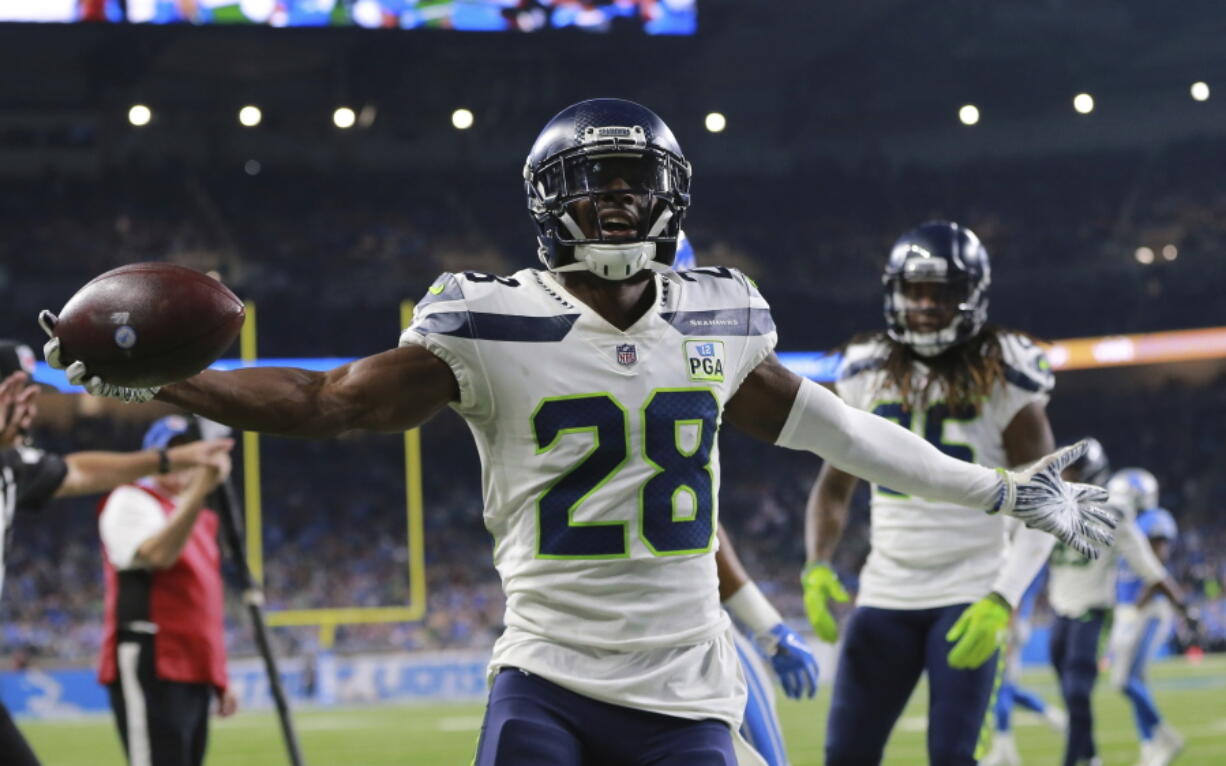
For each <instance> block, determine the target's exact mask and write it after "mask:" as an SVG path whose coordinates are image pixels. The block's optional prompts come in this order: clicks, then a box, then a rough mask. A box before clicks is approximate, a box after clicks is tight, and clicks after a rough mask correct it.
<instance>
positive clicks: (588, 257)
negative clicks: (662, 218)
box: [553, 242, 656, 281]
mask: <svg viewBox="0 0 1226 766" xmlns="http://www.w3.org/2000/svg"><path fill="white" fill-rule="evenodd" d="M655 257H656V243H655V242H627V243H625V244H618V245H610V244H599V243H589V244H584V245H575V262H574V263H568V264H566V265H565V266H558V267H556V268H554V269H553V271H554V272H555V273H556V272H561V271H590V272H592V273H593V274H595V275H596V276H598V277H600V278H601V279H608V280H612V281H620V280H623V279H629V278H630V277H632V276H634V275H635V274H637V273H639V272H640V271H642V270H643V269H645V268H647V267H648V265H649V264H651V263H652V262H653V261H654V260H655Z"/></svg>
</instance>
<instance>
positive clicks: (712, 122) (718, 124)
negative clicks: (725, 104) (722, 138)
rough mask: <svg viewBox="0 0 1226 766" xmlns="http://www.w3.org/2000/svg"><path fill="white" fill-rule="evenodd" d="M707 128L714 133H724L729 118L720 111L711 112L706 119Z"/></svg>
mask: <svg viewBox="0 0 1226 766" xmlns="http://www.w3.org/2000/svg"><path fill="white" fill-rule="evenodd" d="M704 124H705V125H706V126H707V130H709V131H710V132H712V133H723V132H724V128H726V127H728V118H726V117H724V115H723V114H721V113H720V112H711V113H710V114H708V115H707V119H706V120H704Z"/></svg>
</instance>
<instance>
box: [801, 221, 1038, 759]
mask: <svg viewBox="0 0 1226 766" xmlns="http://www.w3.org/2000/svg"><path fill="white" fill-rule="evenodd" d="M990 284H991V270H990V265H989V261H988V253H987V250H986V249H984V247H983V245H982V244H981V243H980V241H979V238H978V237H976V236H975V233H974V232H972V231H971V230H970V229H968V228H966V227H965V226H961V225H959V224H957V223H954V222H951V221H930V222H927V223H924V224H921V225H920V226H918V227H916V228H914V229H912V230H911V231H908V232H907V233H905V234H904V235H903V236H902V237H901V238H899V239H898V241H897V242H896V243H895V244H894V246H893V248H892V250H891V252H890V257H889V260H888V261H887V263H886V267H885V272H884V274H883V275H882V285H883V287H884V292H885V323H886V329H885V331H884V332H872V333H868V334H864V335H860V336H857V337H855V338H853V339H852V340H851V342H850V343H849V344H848V345H847V347H846V348H845V350H844V356H843V362H842V367H841V370H840V374H839V379H838V382H837V383H836V390H837V392H838V394H839V395H840V396H841V397H842V398H843V400H845V401H846V402H847V403H848V404H849V405H851V406H852V407H855V408H857V409H859V410H863V411H866V412H871V413H873V414H875V415H878V416H880V417H883V418H888V419H890V420H893V421H894V422H896V423H898V424H899V425H900V426H901V427H902V428H903V429H905V430H906V431H907V432H909V433H910V434H911V435H914V436H915V437H916V438H917V439H923V440H926V441H927V442H928V443H929V444H930V445H931V446H932V448H934V449H936V450H939V451H940V452H942V453H944V454H946V455H949V456H951V457H955V458H958V459H961V460H966V461H973V462H976V463H978V464H980V465H984V466H989V467H993V468H1002V469H1003V468H1004V467H1008V466H1019V465H1024V464H1026V463H1030V462H1031V461H1034V460H1038V459H1039V458H1041V457H1042V456H1043V455H1044V454H1045V453H1048V452H1050V451H1051V450H1052V449H1053V448H1054V440H1053V437H1052V433H1051V426H1050V425H1049V424H1048V422H1047V415H1046V409H1045V408H1046V405H1047V400H1048V397H1049V395H1050V392H1051V389H1052V386H1053V384H1054V379H1053V375H1052V371H1051V367H1050V365H1049V364H1048V362H1047V358H1046V356H1045V355H1044V353H1043V351H1042V349H1040V348H1039V346H1038V345H1037V344H1036V343H1035V342H1034V341H1033V340H1032V339H1031V338H1030V336H1028V335H1025V334H1023V333H1020V332H1015V331H1012V330H1006V329H1004V328H1001V327H998V326H996V325H991V324H988V323H987V318H988V287H989V285H990ZM865 478H868V477H865ZM869 480H870V481H872V479H871V478H870V479H869ZM859 481H860V478H859V474H857V473H856V471H854V470H849V469H848V467H847V466H841V465H839V464H838V462H837V461H833V462H831V461H828V462H827V463H826V464H825V465H824V466H823V467H822V470H821V473H820V474H819V475H818V478H817V482H816V483H815V484H814V487H813V491H812V492H811V494H810V501H809V506H808V514H807V517H808V524H807V526H808V531H807V534H806V545H807V548H808V550H807V555H808V564H807V566H806V568H805V571H804V573H803V575H802V577H801V580H802V584H803V586H804V591H805V605H806V608H807V609H808V610H809V616H810V619H811V620H812V621H813V626H814V629H815V630H816V631H817V632H818V636H819V637H820V638H822V639H824V640H826V641H833V640H834V639H835V637H836V635H837V632H838V626H837V625H836V623H835V621H834V620H833V619H832V617H831V615H830V612H829V603H828V602H829V601H830V600H832V599H833V600H837V601H845V600H847V593H846V592H844V591H843V588H842V586H841V585H840V584H839V580H838V577H837V575H836V574H835V573H834V572H833V570H832V569H831V568H830V565H829V563H828V562H829V561H830V558H831V556H832V554H833V552H834V549H835V546H836V545H837V544H838V542H839V539H840V537H841V536H842V533H843V528H844V526H845V525H846V522H847V514H848V508H849V505H850V503H851V498H852V493H853V492H854V491H855V488H856V485H857V484H858V483H859ZM873 483H874V486H873V488H872V503H871V504H872V517H871V522H870V536H871V545H872V550H871V552H870V554H869V557H868V561H867V562H866V563H865V565H864V569H863V571H862V572H861V573H860V590H859V594H858V596H857V599H856V608H855V610H854V611H853V612H852V614H851V617H850V618H849V620H848V624H847V627H846V632H845V634H844V638H843V644H842V649H841V651H840V655H839V665H838V671H837V674H836V677H835V681H834V697H833V701H832V703H831V712H830V717H829V719H828V722H827V727H826V763H827V764H828V765H829V766H839V765H840V764H856V766H863V765H864V764H874V763H878V762H879V761H880V760H881V757H882V751H883V749H884V747H885V743H886V740H887V739H888V738H889V735H890V731H891V730H892V729H893V727H894V723H895V721H897V719H898V716H899V715H900V714H901V713H902V710H903V707H904V706H905V705H906V704H907V700H908V699H909V698H910V697H911V692H912V691H913V690H914V688H915V685H916V684H917V683H918V682H919V679H920V675H921V674H922V673H925V672H926V673H927V674H928V683H929V689H930V693H929V697H930V706H929V712H928V757H929V760H930V762H931V763H933V764H946V765H948V764H973V763H975V762H976V761H977V759H978V758H979V757H981V755H982V752H980V742H981V735H983V734H984V733H986V732H987V731H988V727H987V726H986V723H987V713H988V706H989V702H990V700H991V698H992V695H993V693H994V687H995V680H996V677H997V673H996V670H997V662H996V661H995V660H996V656H997V650H998V647H1000V646H1001V644H1002V643H1003V641H1004V637H1005V634H1006V630H1007V628H1008V625H1009V620H1010V616H1011V615H1012V613H1013V610H1014V609H1015V608H1016V607H1017V605H1018V602H1019V600H1020V599H1021V596H1022V593H1023V592H1024V591H1025V590H1026V587H1027V586H1028V585H1029V584H1030V582H1031V581H1032V580H1033V579H1034V577H1035V575H1036V574H1037V573H1038V571H1039V569H1041V568H1042V566H1043V562H1044V561H1045V560H1046V558H1047V554H1048V553H1049V552H1050V550H1051V545H1052V543H1053V542H1054V541H1053V540H1052V538H1051V537H1049V536H1047V535H1042V534H1038V533H1036V532H1034V531H1033V530H1030V529H1025V528H1022V529H1017V530H1016V531H1015V530H1013V529H1011V528H1010V525H1008V524H1006V519H1004V518H1002V517H1000V516H986V515H983V514H977V513H975V512H973V511H970V510H968V509H966V508H963V507H959V506H957V505H955V504H951V503H949V502H945V501H940V500H933V499H928V498H922V497H917V496H916V493H914V492H911V491H909V490H907V489H905V488H902V487H896V486H894V485H892V484H890V483H889V482H881V481H874V482H873ZM954 520H956V525H957V530H958V531H957V533H956V534H951V531H950V523H951V521H954ZM1010 538H1012V539H1011V540H1010Z"/></svg>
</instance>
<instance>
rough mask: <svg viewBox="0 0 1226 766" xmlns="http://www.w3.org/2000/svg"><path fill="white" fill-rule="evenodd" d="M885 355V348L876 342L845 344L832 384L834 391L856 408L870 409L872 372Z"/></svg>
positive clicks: (880, 364) (881, 363) (878, 366)
mask: <svg viewBox="0 0 1226 766" xmlns="http://www.w3.org/2000/svg"><path fill="white" fill-rule="evenodd" d="M885 355H886V352H885V350H884V349H883V348H881V346H880V344H877V343H853V344H850V345H848V346H847V348H846V349H845V350H844V352H843V360H842V361H841V362H840V363H839V372H838V379H837V380H836V381H835V384H834V390H835V392H836V393H838V395H839V396H840V397H841V398H842V399H843V401H845V402H847V403H848V404H850V405H851V406H852V407H855V408H856V409H861V410H867V409H871V407H872V402H871V401H870V399H871V397H872V395H873V383H872V381H873V380H875V377H876V376H874V375H872V373H873V371H875V370H879V369H881V367H882V366H883V365H884V364H885Z"/></svg>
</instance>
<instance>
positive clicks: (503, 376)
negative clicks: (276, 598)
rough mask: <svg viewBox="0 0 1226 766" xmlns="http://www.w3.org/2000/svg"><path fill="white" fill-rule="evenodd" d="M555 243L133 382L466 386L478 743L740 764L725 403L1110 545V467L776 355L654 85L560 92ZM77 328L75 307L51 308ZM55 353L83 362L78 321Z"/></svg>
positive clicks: (357, 409) (199, 399) (396, 395)
mask: <svg viewBox="0 0 1226 766" xmlns="http://www.w3.org/2000/svg"><path fill="white" fill-rule="evenodd" d="M524 179H525V188H526V190H527V194H528V202H529V211H530V214H531V215H532V218H533V220H534V221H535V222H536V224H537V225H538V227H539V231H540V255H541V260H542V262H543V264H544V266H545V268H544V269H540V270H538V269H524V270H523V271H520V272H517V273H515V274H513V275H511V276H507V277H499V276H492V275H488V274H478V273H473V272H469V273H465V274H444V275H443V276H442V277H440V278H439V279H438V280H437V281H436V282H435V284H434V285H433V286H432V287H430V289H429V292H428V294H427V295H426V296H425V298H424V299H423V300H422V301H421V302H420V303H419V304H418V307H417V312H416V314H415V316H414V319H413V323H412V325H411V326H410V327H409V328H408V330H407V331H406V332H405V333H404V335H403V336H402V337H401V343H400V347H399V348H396V349H393V350H390V351H385V352H383V353H381V354H376V355H374V356H371V357H367V358H364V359H361V360H358V361H356V362H353V363H351V364H348V365H345V366H343V367H340V368H337V369H335V370H332V371H329V372H324V373H315V372H306V371H302V370H295V369H287V368H272V367H263V368H251V369H244V370H236V371H232V372H216V371H206V372H204V373H201V374H200V375H197V376H195V377H193V378H190V379H189V380H187V381H184V382H180V383H176V384H173V385H169V386H166V387H165V388H163V389H161V390H160V393H159V392H158V391H157V390H154V389H134V388H124V387H120V386H116V385H112V384H108V383H106V382H105V381H103V380H100V379H98V378H97V377H96V376H90V374H89V373H88V371H87V370H85V369H84V365H83V364H82V363H80V362H74V363H73V365H72V366H70V368H69V379H70V380H77V381H82V382H83V383H84V384H85V385H86V387H87V389H88V390H90V391H91V392H93V393H96V394H99V395H104V396H113V397H117V398H121V399H124V400H129V401H137V400H144V399H148V398H151V397H153V396H154V395H158V396H159V398H161V399H163V400H166V401H169V402H172V403H175V404H178V405H180V406H183V407H185V408H187V409H190V410H193V411H196V412H199V413H201V414H203V415H205V416H207V417H209V418H211V419H214V420H218V421H221V422H225V423H227V424H229V425H232V426H235V427H238V428H244V429H248V430H255V431H266V432H277V433H284V434H291V435H300V436H315V437H322V436H329V435H333V434H337V433H341V432H343V431H347V430H350V429H355V428H363V429H371V430H378V431H401V430H403V429H406V428H412V427H415V426H417V425H420V424H421V423H423V422H425V421H426V420H428V419H429V418H430V417H431V416H432V415H434V414H435V413H436V412H438V411H439V410H440V409H442V408H443V407H445V406H451V407H452V408H453V409H455V410H456V411H457V412H458V413H459V414H460V415H462V416H463V417H464V418H465V419H466V420H467V421H468V424H469V426H470V428H471V430H472V433H473V437H474V439H475V440H476V443H477V448H478V451H479V453H480V456H481V460H482V484H483V489H484V499H485V523H486V526H487V528H488V529H489V531H490V532H491V534H492V535H493V537H494V563H495V566H496V567H497V569H498V572H499V574H500V576H501V578H502V583H503V588H504V589H505V591H506V595H507V608H506V619H505V621H506V626H507V627H506V631H505V632H504V633H503V635H502V636H501V637H500V638H499V640H498V642H497V644H496V645H495V647H494V655H493V659H492V684H491V689H490V698H489V704H488V706H487V710H486V719H485V724H484V726H483V729H482V735H481V739H480V743H479V745H478V752H477V756H476V759H475V763H476V764H477V766H492V765H495V764H496V765H497V766H518V765H519V764H525V765H527V764H531V765H532V766H539V764H568V765H571V764H574V765H580V766H587V765H588V764H618V765H619V766H624V765H628V764H646V763H651V764H655V765H656V766H683V765H684V766H707V765H711V766H727V765H729V764H732V763H734V762H735V761H734V758H735V756H734V754H733V749H732V748H733V745H732V743H733V736H732V730H733V729H734V728H735V727H736V726H738V725H739V724H740V721H741V716H742V713H743V711H744V707H745V691H744V682H743V680H742V677H741V673H740V671H739V665H738V663H737V660H736V652H735V649H734V646H733V643H732V639H731V636H730V630H729V620H728V617H727V616H726V615H725V613H724V611H723V610H722V609H721V608H720V599H719V589H718V584H717V576H716V565H715V555H714V552H715V547H716V542H715V541H716V524H717V498H718V490H719V481H720V475H719V459H718V443H717V441H716V432H717V430H718V428H719V426H720V424H721V423H723V422H724V421H728V422H731V423H733V424H735V425H736V426H738V427H739V428H741V429H743V430H745V431H746V432H747V433H749V434H751V435H754V436H757V437H759V438H761V439H763V440H765V441H767V442H770V443H776V444H779V445H781V446H784V447H788V448H792V449H804V450H809V451H812V452H815V453H817V454H820V455H824V456H826V457H827V459H829V460H831V461H833V462H835V463H836V464H838V465H840V466H842V467H844V468H846V469H847V470H849V471H854V472H856V473H858V474H860V475H863V476H866V477H867V478H869V479H871V480H874V481H877V482H880V483H882V484H885V485H886V486H892V487H895V488H897V489H899V490H901V491H905V492H909V493H913V494H919V495H924V496H927V497H932V498H935V499H937V500H940V501H943V502H947V503H948V502H954V503H959V504H961V505H963V506H967V507H970V508H975V509H978V510H976V511H965V512H958V511H950V513H949V515H948V517H947V520H946V524H947V528H948V530H949V531H950V532H951V533H953V534H960V533H961V531H962V528H963V526H964V525H967V524H974V523H977V522H978V521H979V520H980V519H981V517H985V516H987V514H984V513H983V511H984V510H985V509H986V510H988V511H992V510H997V511H999V512H1001V515H1009V516H1014V517H1016V518H1018V519H1021V520H1023V521H1024V522H1025V523H1027V524H1029V525H1032V526H1035V527H1036V528H1042V529H1044V530H1047V531H1051V532H1053V533H1055V534H1057V535H1058V536H1060V537H1061V538H1062V539H1066V540H1068V541H1070V542H1071V543H1072V544H1074V545H1077V546H1079V547H1082V548H1084V549H1085V550H1087V551H1090V552H1092V551H1093V550H1095V546H1096V545H1099V544H1102V543H1105V542H1106V541H1107V540H1109V539H1110V537H1111V534H1110V529H1109V527H1110V525H1111V524H1112V523H1114V519H1113V517H1111V515H1110V514H1109V513H1107V512H1106V511H1105V510H1103V509H1101V508H1099V507H1097V506H1096V505H1095V504H1094V503H1096V502H1099V501H1101V499H1102V497H1101V496H1102V495H1103V493H1101V491H1098V490H1094V489H1091V488H1086V487H1079V486H1075V485H1067V484H1064V483H1063V482H1062V481H1061V480H1060V479H1059V477H1058V473H1059V471H1061V470H1062V469H1063V467H1064V466H1065V465H1066V464H1067V463H1068V462H1069V461H1070V460H1073V459H1076V456H1077V454H1079V450H1077V449H1074V450H1067V451H1063V452H1060V453H1057V454H1054V455H1051V456H1049V457H1048V458H1046V459H1044V460H1043V461H1040V462H1039V463H1038V464H1036V466H1034V467H1033V468H1031V469H1028V470H1026V471H1021V472H1008V471H994V470H992V469H989V468H985V467H982V466H979V465H975V464H972V463H967V462H963V461H960V460H957V459H954V458H952V457H950V456H948V455H946V454H944V453H942V452H941V451H940V450H938V449H937V448H935V447H933V446H932V445H930V444H928V443H926V442H925V441H924V440H923V439H922V438H920V437H918V436H916V435H915V434H912V433H910V432H909V431H907V430H905V429H902V428H899V427H898V426H897V425H894V424H892V423H889V422H888V421H886V420H883V419H881V418H878V417H875V416H873V415H871V414H869V413H865V412H861V411H859V410H856V409H854V408H851V407H847V406H846V405H844V404H843V403H842V402H841V401H839V399H838V398H837V397H835V396H834V395H833V394H831V393H830V392H828V391H826V390H825V389H823V388H821V387H820V386H818V385H816V384H814V383H812V382H810V381H806V380H802V379H800V378H798V377H797V376H796V375H794V374H793V373H791V372H790V371H789V370H788V369H787V368H785V367H784V366H783V365H782V364H781V363H779V361H778V360H777V359H776V358H775V356H774V354H773V348H774V345H775V328H774V323H773V321H772V319H771V315H770V309H769V308H768V306H767V304H766V301H765V300H764V299H763V298H762V296H761V295H760V294H759V292H758V290H757V288H756V287H755V286H754V284H753V282H751V281H750V280H749V279H747V278H746V277H745V276H744V275H742V274H741V273H739V272H737V271H734V270H731V269H725V268H704V269H694V270H691V271H682V272H674V271H672V270H671V269H670V268H669V266H668V264H670V263H671V262H672V257H673V249H674V248H675V245H676V239H677V234H678V231H679V227H680V225H681V220H682V218H683V217H684V214H685V212H686V209H687V208H688V206H689V199H690V198H689V181H690V166H689V163H688V162H687V161H686V160H685V159H684V157H683V156H682V154H681V149H680V147H679V146H678V144H677V142H676V139H675V138H674V137H673V134H672V132H671V131H670V130H669V128H668V126H667V125H665V124H664V122H663V121H661V120H660V118H659V117H657V116H656V115H655V114H654V113H653V112H651V111H650V110H648V109H646V108H644V107H642V106H640V105H638V104H635V103H632V102H628V101H622V100H619V99H594V100H589V101H584V102H581V103H579V104H576V105H574V106H572V107H569V108H567V109H565V110H563V111H562V112H561V113H559V114H558V115H557V116H555V117H554V118H553V119H552V120H551V121H550V122H549V123H548V124H547V125H546V126H545V129H544V130H543V131H542V133H541V135H540V136H539V137H538V138H537V141H536V143H535V145H534V146H533V148H532V151H531V152H530V154H529V156H528V161H527V163H526V166H525V169H524ZM42 323H43V325H44V326H45V327H46V328H48V329H49V331H52V332H53V331H54V326H55V318H54V317H53V316H52V315H50V314H44V315H43V316H42ZM46 353H47V359H48V361H49V362H51V363H52V364H60V363H61V362H60V359H59V348H58V344H57V341H56V340H55V339H54V338H53V339H52V340H51V341H49V343H48V344H47V347H46Z"/></svg>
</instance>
